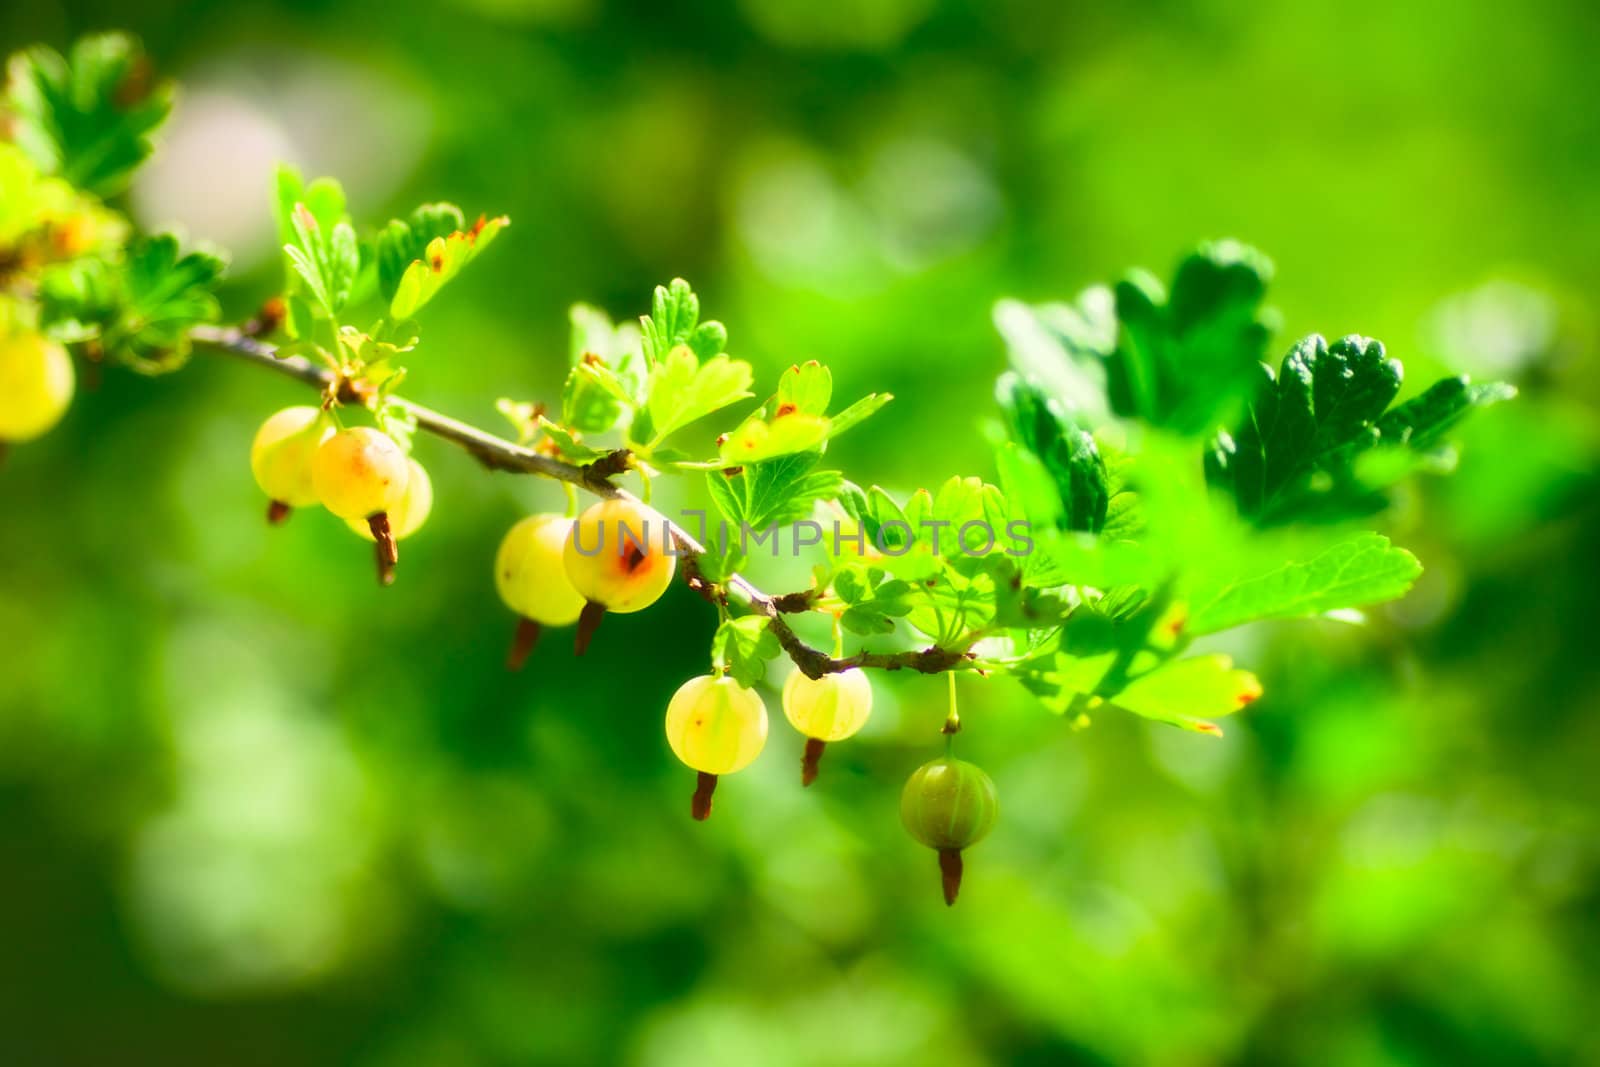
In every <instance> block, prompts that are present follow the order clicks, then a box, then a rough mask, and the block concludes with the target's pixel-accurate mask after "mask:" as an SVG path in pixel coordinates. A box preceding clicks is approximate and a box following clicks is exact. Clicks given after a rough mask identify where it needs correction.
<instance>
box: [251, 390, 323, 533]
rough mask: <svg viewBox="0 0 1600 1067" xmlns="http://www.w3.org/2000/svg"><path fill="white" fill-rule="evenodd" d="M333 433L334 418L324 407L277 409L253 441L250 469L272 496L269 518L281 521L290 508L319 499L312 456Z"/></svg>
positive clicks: (300, 506) (304, 505)
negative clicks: (313, 475) (314, 480)
mask: <svg viewBox="0 0 1600 1067" xmlns="http://www.w3.org/2000/svg"><path fill="white" fill-rule="evenodd" d="M331 436H333V422H332V420H331V419H329V418H328V416H327V415H326V414H325V413H324V412H323V411H322V409H321V408H313V407H292V408H284V409H283V410H282V411H278V412H274V413H273V414H272V415H271V416H269V417H268V418H267V421H266V422H263V423H262V424H261V428H260V429H259V430H257V431H256V437H255V440H254V441H253V442H251V444H250V473H251V474H253V475H255V479H256V484H257V485H259V486H260V487H261V491H262V492H263V493H266V494H267V496H268V497H269V498H270V499H271V500H272V504H271V506H270V507H269V508H268V509H267V519H268V520H269V521H271V522H281V521H282V520H283V519H284V518H285V517H287V516H288V514H289V509H290V508H303V507H307V506H309V505H311V504H315V503H316V502H317V490H316V486H315V485H313V484H312V481H311V460H312V457H313V456H315V455H316V454H317V448H318V447H319V446H320V445H321V444H322V442H324V441H326V440H327V439H328V438H329V437H331Z"/></svg>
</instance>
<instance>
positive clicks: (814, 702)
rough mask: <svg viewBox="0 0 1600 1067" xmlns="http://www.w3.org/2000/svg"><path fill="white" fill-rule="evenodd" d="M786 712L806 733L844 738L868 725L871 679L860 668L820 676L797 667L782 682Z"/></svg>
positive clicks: (822, 737)
mask: <svg viewBox="0 0 1600 1067" xmlns="http://www.w3.org/2000/svg"><path fill="white" fill-rule="evenodd" d="M783 714H784V716H785V717H787V718H788V720H789V723H790V725H792V726H793V727H794V728H795V729H796V730H799V731H800V732H801V733H802V734H804V735H806V736H807V737H811V738H815V739H816V740H818V741H843V740H844V739H845V738H847V737H853V736H854V735H855V734H856V733H857V732H858V731H859V730H860V729H861V728H862V727H863V726H865V725H866V723H867V718H868V716H870V715H871V714H872V683H871V682H869V681H867V675H866V672H864V671H860V670H849V671H842V672H840V673H839V674H824V675H823V676H822V677H821V678H817V679H811V678H807V677H806V676H805V675H804V674H803V673H801V672H800V671H795V672H794V673H793V674H791V675H789V678H788V680H787V681H786V682H784V683H783Z"/></svg>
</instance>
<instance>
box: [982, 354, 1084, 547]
mask: <svg viewBox="0 0 1600 1067" xmlns="http://www.w3.org/2000/svg"><path fill="white" fill-rule="evenodd" d="M996 389H997V392H998V395H999V400H1000V407H1001V411H1002V412H1003V413H1004V414H1005V416H1006V421H1007V429H1008V432H1009V434H1010V436H1011V439H1012V440H1013V441H1015V442H1016V443H1017V444H1019V445H1021V446H1022V447H1023V448H1025V449H1027V450H1028V452H1030V453H1032V454H1033V456H1035V457H1037V458H1038V459H1039V461H1040V462H1041V463H1042V464H1043V465H1044V469H1045V470H1046V472H1048V474H1049V476H1050V478H1051V480H1052V481H1053V482H1054V484H1055V490H1056V495H1057V497H1058V498H1059V500H1060V504H1061V507H1060V511H1059V516H1058V520H1057V521H1058V522H1059V523H1060V524H1061V526H1062V528H1064V529H1069V530H1087V531H1090V532H1095V531H1098V530H1100V529H1101V528H1102V527H1104V526H1105V522H1106V515H1107V508H1108V506H1109V504H1110V500H1111V493H1110V487H1109V485H1108V475H1107V473H1106V466H1105V462H1104V461H1103V460H1102V459H1101V458H1100V450H1099V447H1098V445H1097V444H1096V443H1095V439H1094V437H1093V436H1091V435H1090V434H1089V433H1088V432H1087V431H1085V430H1083V429H1081V428H1080V427H1079V426H1078V425H1077V424H1076V423H1075V422H1074V421H1073V420H1072V419H1071V418H1070V417H1068V416H1067V415H1066V414H1065V413H1064V412H1063V411H1062V409H1061V407H1060V406H1059V405H1058V404H1056V403H1055V401H1054V400H1052V399H1051V398H1050V397H1049V396H1047V395H1045V393H1044V391H1043V390H1042V389H1041V388H1039V386H1037V385H1036V384H1034V383H1032V382H1028V381H1025V380H1023V379H1022V378H1021V377H1019V376H1017V375H1016V374H1012V373H1007V374H1005V375H1002V376H1001V378H1000V381H999V383H998V385H997V387H996Z"/></svg>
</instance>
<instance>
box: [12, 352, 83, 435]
mask: <svg viewBox="0 0 1600 1067" xmlns="http://www.w3.org/2000/svg"><path fill="white" fill-rule="evenodd" d="M74 381H75V379H74V376H73V372H72V358H71V357H70V356H68V355H67V350H66V349H65V348H63V347H61V346H60V345H59V344H57V343H56V342H54V341H52V340H50V339H49V338H48V337H45V336H44V335H43V334H40V333H34V332H33V331H31V330H23V331H19V332H16V333H12V334H9V335H6V336H3V337H0V442H22V441H32V440H33V439H34V438H36V437H38V436H40V435H41V434H43V433H45V432H46V431H47V430H49V429H50V428H51V427H52V426H54V425H55V424H56V423H58V422H60V421H61V416H62V415H64V414H66V411H67V406H68V405H69V404H71V403H72V390H73V385H74Z"/></svg>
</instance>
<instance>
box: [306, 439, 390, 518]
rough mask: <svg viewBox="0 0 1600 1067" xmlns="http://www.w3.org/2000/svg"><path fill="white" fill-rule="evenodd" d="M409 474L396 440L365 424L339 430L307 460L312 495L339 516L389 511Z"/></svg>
mask: <svg viewBox="0 0 1600 1067" xmlns="http://www.w3.org/2000/svg"><path fill="white" fill-rule="evenodd" d="M410 474H411V472H410V470H409V468H408V467H407V466H406V454H405V453H404V452H402V451H400V446H399V445H397V444H395V443H394V441H393V440H391V439H390V438H389V437H388V435H386V434H383V433H380V432H378V431H377V430H374V429H371V428H370V427H366V426H357V427H355V428H354V429H350V430H340V431H339V432H338V433H336V434H334V435H333V436H331V437H329V438H328V439H327V440H326V441H324V442H322V444H321V445H320V446H319V447H318V448H317V451H316V455H315V456H314V457H313V458H312V461H311V480H312V485H313V486H314V487H315V488H316V492H317V499H318V500H320V501H322V506H323V507H325V508H327V509H328V510H329V511H331V512H333V513H334V514H335V515H337V516H339V517H340V518H341V519H366V518H371V517H372V516H374V515H379V514H383V515H387V514H389V513H390V512H392V511H393V510H394V509H395V508H396V507H398V506H399V504H400V500H401V498H402V497H404V496H405V492H406V482H407V481H408V480H409V478H410Z"/></svg>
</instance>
